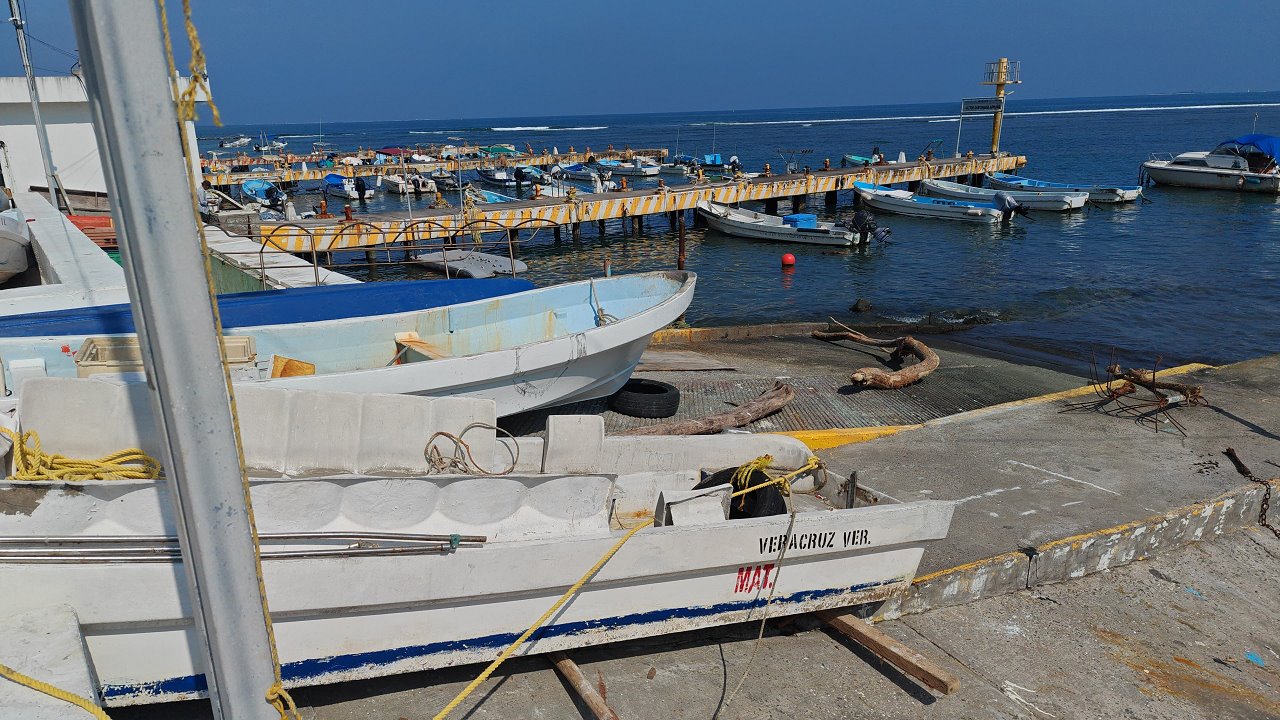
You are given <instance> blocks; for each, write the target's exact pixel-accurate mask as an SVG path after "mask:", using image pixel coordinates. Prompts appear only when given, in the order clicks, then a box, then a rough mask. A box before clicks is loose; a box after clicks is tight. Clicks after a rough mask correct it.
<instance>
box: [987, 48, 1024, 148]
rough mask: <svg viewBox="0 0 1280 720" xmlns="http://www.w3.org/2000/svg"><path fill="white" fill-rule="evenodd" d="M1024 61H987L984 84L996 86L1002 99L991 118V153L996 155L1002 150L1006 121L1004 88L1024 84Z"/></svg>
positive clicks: (998, 96)
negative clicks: (1002, 136)
mask: <svg viewBox="0 0 1280 720" xmlns="http://www.w3.org/2000/svg"><path fill="white" fill-rule="evenodd" d="M1021 70H1022V63H1021V62H1019V61H1017V60H1014V61H1012V62H1010V61H1009V58H1000V59H999V60H997V61H995V62H989V63H987V74H986V79H985V80H983V81H982V84H983V85H995V86H996V98H998V99H999V100H1000V106H999V107H998V108H996V112H995V116H994V117H993V118H992V120H991V154H992V155H996V154H999V152H1000V125H1001V124H1002V123H1003V122H1004V89H1005V86H1006V85H1021V84H1022V72H1021Z"/></svg>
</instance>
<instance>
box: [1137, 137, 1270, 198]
mask: <svg viewBox="0 0 1280 720" xmlns="http://www.w3.org/2000/svg"><path fill="white" fill-rule="evenodd" d="M1277 158H1280V137H1277V136H1275V135H1262V134H1256V133H1255V134H1252V135H1244V136H1241V137H1238V138H1235V139H1234V140H1227V141H1224V142H1221V143H1219V144H1218V146H1217V147H1215V148H1214V149H1213V150H1208V151H1204V150H1201V151H1194V152H1184V153H1182V154H1180V155H1177V156H1173V157H1168V156H1166V157H1164V158H1158V157H1156V156H1154V155H1153V156H1152V158H1151V159H1150V160H1148V161H1146V162H1144V163H1142V174H1143V175H1144V176H1145V177H1148V178H1150V179H1151V181H1152V182H1154V183H1156V184H1157V185H1173V186H1175V187H1188V188H1199V189H1202V190H1235V191H1238V192H1256V193H1269V194H1272V195H1275V194H1277V193H1280V169H1278V168H1277V166H1276V161H1277Z"/></svg>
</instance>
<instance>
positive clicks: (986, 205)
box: [854, 182, 1001, 223]
mask: <svg viewBox="0 0 1280 720" xmlns="http://www.w3.org/2000/svg"><path fill="white" fill-rule="evenodd" d="M854 191H855V192H857V193H858V197H860V198H862V201H863V202H865V203H866V204H868V205H870V206H871V207H873V208H875V209H877V210H884V211H886V212H892V213H898V214H899V215H912V216H914V217H927V218H937V219H940V220H964V221H966V222H981V223H994V222H999V221H1000V218H1001V212H1000V210H999V209H998V208H997V207H996V206H995V204H994V203H990V202H968V201H965V200H947V199H945V198H932V197H924V196H921V195H917V194H915V193H912V192H909V191H907V190H894V189H893V188H889V187H884V186H883V185H872V184H871V183H864V182H856V183H854Z"/></svg>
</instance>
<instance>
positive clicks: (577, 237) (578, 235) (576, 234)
mask: <svg viewBox="0 0 1280 720" xmlns="http://www.w3.org/2000/svg"><path fill="white" fill-rule="evenodd" d="M569 234H570V235H572V236H573V241H574V242H582V223H574V224H572V225H570V226H569Z"/></svg>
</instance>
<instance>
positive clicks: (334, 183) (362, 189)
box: [324, 173, 376, 200]
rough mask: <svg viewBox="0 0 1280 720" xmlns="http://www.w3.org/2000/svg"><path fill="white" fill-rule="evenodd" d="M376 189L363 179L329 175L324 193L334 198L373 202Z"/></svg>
mask: <svg viewBox="0 0 1280 720" xmlns="http://www.w3.org/2000/svg"><path fill="white" fill-rule="evenodd" d="M375 189H376V188H374V187H373V186H371V185H369V184H367V183H366V182H365V181H364V179H363V178H349V177H343V176H342V175H339V174H338V173H329V174H328V175H325V176H324V192H325V194H326V195H331V196H333V197H337V198H346V199H347V200H371V199H373V196H374V191H375Z"/></svg>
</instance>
